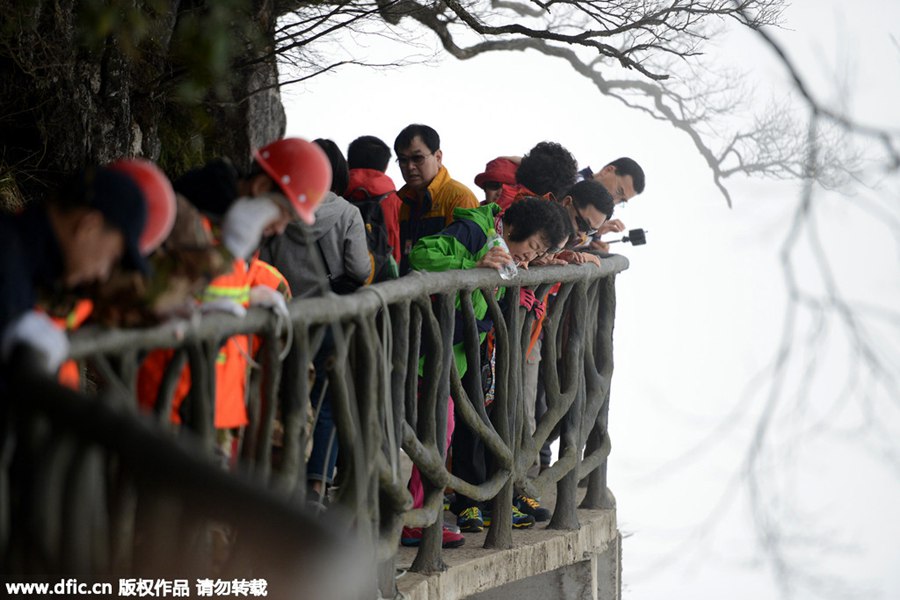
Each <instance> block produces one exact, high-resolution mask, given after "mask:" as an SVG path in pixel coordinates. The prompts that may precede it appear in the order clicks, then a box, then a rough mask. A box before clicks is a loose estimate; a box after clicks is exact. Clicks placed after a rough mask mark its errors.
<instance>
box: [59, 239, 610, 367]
mask: <svg viewBox="0 0 900 600" xmlns="http://www.w3.org/2000/svg"><path fill="white" fill-rule="evenodd" d="M627 268H628V259H626V258H625V257H624V256H620V255H616V254H613V255H610V256H607V257H605V258H603V260H602V262H601V266H600V269H599V272H598V270H597V267H595V266H594V265H566V266H548V267H532V268H530V269H527V270H526V269H520V270H519V274H518V275H517V276H516V277H515V279H513V280H511V281H506V280H504V279H501V278H500V276H499V275H498V274H497V273H496V272H495V271H493V270H492V269H469V270H465V271H445V272H443V273H423V272H412V273H410V274H409V275H407V276H405V277H401V278H399V279H395V280H392V281H385V282H382V283H378V284H375V286H371V287H364V288H360V289H359V290H358V291H357V292H356V293H354V294H347V295H343V296H339V295H337V294H332V293H329V294H328V295H327V296H324V297H317V298H295V299H293V300H291V302H289V303H288V310H289V314H290V317H291V321H292V322H294V323H295V324H298V323H299V324H305V325H308V324H321V323H328V322H331V321H339V320H341V319H344V318H347V317H352V316H358V315H362V314H371V313H373V312H376V311H378V310H381V308H382V306H383V303H382V298H383V299H384V302H386V303H388V304H390V303H393V302H398V301H402V300H408V299H409V298H411V297H415V296H420V295H423V294H440V293H448V292H452V291H455V290H473V289H476V288H486V287H489V286H506V287H513V286H515V287H519V286H536V285H540V284H545V283H556V282H559V283H568V282H573V281H578V280H582V279H585V278H591V279H598V278H602V277H606V276H608V275H612V274H616V273H619V272H621V271H624V270H626V269H627ZM373 287H374V288H376V289H377V290H379V292H380V293H379V294H378V295H376V294H374V293H372V288H373ZM198 317H199V315H198ZM271 323H272V313H271V312H270V311H268V310H266V309H261V308H251V309H250V310H248V311H247V315H246V316H245V317H242V318H238V317H234V316H231V315H224V314H209V315H205V316H203V317H202V318H193V319H173V320H171V321H167V322H165V323H162V324H160V325H157V326H154V327H147V328H134V329H106V328H103V327H99V326H87V327H83V328H82V329H80V330H77V331H75V332H73V333H72V334H71V335H70V338H69V339H70V348H69V357H70V358H73V359H75V360H80V359H83V358H85V357H87V356H90V355H92V354H101V353H108V352H115V351H117V350H120V349H123V348H128V349H130V350H146V349H149V348H159V347H170V346H178V345H181V344H182V343H184V342H185V341H187V340H200V339H206V340H212V339H217V338H224V337H228V336H231V335H238V334H247V333H257V332H260V331H264V330H265V329H266V328H268V327H270V326H271Z"/></svg>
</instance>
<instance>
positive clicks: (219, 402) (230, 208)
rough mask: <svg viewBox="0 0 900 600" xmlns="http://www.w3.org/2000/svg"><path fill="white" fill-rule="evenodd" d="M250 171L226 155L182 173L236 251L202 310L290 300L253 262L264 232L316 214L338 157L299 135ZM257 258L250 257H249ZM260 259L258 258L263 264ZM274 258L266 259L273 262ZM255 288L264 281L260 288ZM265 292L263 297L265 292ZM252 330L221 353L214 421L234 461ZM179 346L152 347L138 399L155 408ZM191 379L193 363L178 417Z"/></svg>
mask: <svg viewBox="0 0 900 600" xmlns="http://www.w3.org/2000/svg"><path fill="white" fill-rule="evenodd" d="M253 156H254V161H253V164H252V167H251V169H250V171H249V172H248V173H243V174H242V173H239V172H238V170H237V169H236V168H235V167H234V165H233V164H232V163H231V162H230V161H228V160H227V159H220V160H215V161H212V162H210V163H208V164H206V165H204V166H203V167H201V168H199V169H195V170H193V171H190V172H188V173H186V174H185V175H183V176H182V177H180V178H178V179H176V180H175V182H174V187H175V191H176V192H177V193H178V194H179V195H180V196H182V197H183V198H185V199H186V200H187V201H188V202H189V203H190V204H191V205H192V206H193V207H194V208H196V209H197V210H198V211H199V212H200V213H201V214H202V215H203V217H204V218H205V219H206V220H207V223H208V226H209V230H210V231H211V232H212V233H213V235H214V237H215V238H216V239H217V240H218V241H219V242H220V243H221V247H224V248H225V249H226V250H227V251H228V252H229V253H230V255H231V256H232V257H233V261H232V263H231V266H230V269H229V270H227V271H226V272H224V273H222V274H220V275H218V276H217V277H215V278H214V279H213V280H212V281H210V282H209V283H208V285H206V287H205V288H204V289H203V290H202V292H201V293H200V294H199V298H198V300H199V302H200V310H201V311H203V312H210V311H224V312H227V313H230V314H232V315H235V316H238V317H242V316H243V315H244V314H245V312H246V309H247V307H248V306H251V305H256V304H257V303H260V302H261V304H262V305H264V306H267V307H276V308H278V307H281V309H282V310H283V311H284V312H286V308H284V302H283V299H281V300H279V299H278V298H276V295H278V294H279V291H278V290H274V289H273V290H270V292H271V293H266V294H262V293H261V292H263V291H264V290H263V289H262V287H265V283H261V286H262V287H259V286H258V285H257V284H260V282H258V281H256V280H255V279H254V273H265V272H267V271H268V269H266V268H262V269H259V268H255V269H254V268H252V267H253V265H254V264H255V263H254V261H255V260H256V259H254V258H253V255H254V254H255V253H256V251H257V250H258V248H259V245H260V242H261V240H262V239H263V238H264V237H268V236H273V235H278V234H281V233H283V232H284V230H285V229H286V228H287V225H288V224H289V223H290V222H291V221H294V220H295V219H298V218H299V219H301V220H303V221H305V222H307V223H313V222H314V221H315V210H316V207H317V206H318V204H319V202H320V201H321V200H322V197H323V196H324V195H325V192H326V191H327V190H328V188H329V186H330V185H331V165H330V163H329V162H328V159H327V157H325V155H324V153H323V152H322V151H321V150H320V149H319V148H318V147H317V146H315V145H314V144H311V143H310V142H307V141H306V140H302V139H300V138H285V139H281V140H277V141H275V142H272V143H270V144H267V145H265V146H263V147H261V148H259V149H257V150H255V151H254V153H253ZM248 260H250V263H248ZM257 266H259V265H257ZM266 266H268V265H264V267H266ZM254 288H257V289H256V291H255V293H254ZM260 299H262V300H260ZM249 353H250V340H249V338H248V336H245V335H240V336H234V337H231V338H229V339H228V340H227V341H226V342H225V344H223V346H222V348H221V350H220V352H219V356H218V357H217V360H216V373H215V377H216V386H215V389H216V397H215V411H214V425H215V427H216V428H217V429H218V430H219V441H220V448H221V450H222V454H223V455H224V457H225V458H226V460H229V461H230V458H231V454H232V450H233V447H232V444H231V442H232V439H233V432H234V431H235V430H237V429H239V428H241V427H243V426H244V425H246V424H247V422H248V418H247V417H248V416H247V410H246V406H245V403H244V398H245V393H246V392H245V391H246V385H247V377H246V371H247V359H246V357H247V356H248V355H249ZM171 359H172V352H171V351H166V350H157V351H154V352H152V353H151V354H150V355H148V357H147V358H146V359H145V361H144V363H143V364H142V365H141V369H140V371H139V374H138V399H139V403H140V404H141V406H142V407H144V408H145V409H151V408H152V407H153V406H154V405H155V403H156V400H157V396H158V390H159V386H160V383H161V381H162V378H163V375H164V373H165V371H166V368H167V366H168V364H169V362H170V361H171ZM189 387H190V371H189V369H187V368H185V369H184V370H183V371H182V375H181V380H180V382H179V385H178V386H177V389H176V394H175V398H173V412H172V414H171V419H172V420H173V421H174V422H180V421H181V419H180V415H179V414H178V407H179V406H180V404H181V402H182V400H183V398H184V397H185V396H186V394H187V391H188V389H189Z"/></svg>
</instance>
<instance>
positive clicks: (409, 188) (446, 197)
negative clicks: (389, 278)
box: [394, 123, 478, 275]
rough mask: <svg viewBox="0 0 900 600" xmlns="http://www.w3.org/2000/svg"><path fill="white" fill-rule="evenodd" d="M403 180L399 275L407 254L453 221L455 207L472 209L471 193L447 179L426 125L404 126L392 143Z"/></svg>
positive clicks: (435, 137)
mask: <svg viewBox="0 0 900 600" xmlns="http://www.w3.org/2000/svg"><path fill="white" fill-rule="evenodd" d="M394 152H395V153H396V154H397V164H398V165H399V166H400V173H401V174H402V175H403V181H405V182H406V185H404V186H403V187H402V188H400V190H399V191H398V192H397V195H398V196H400V200H402V201H403V204H402V206H401V207H400V254H401V256H400V274H401V275H405V274H406V273H408V272H409V270H410V265H409V253H410V252H411V251H412V248H413V246H415V244H416V242H417V241H419V238H423V237H425V236H426V235H435V234H437V233H440V232H441V231H442V230H443V229H444V228H445V227H446V226H447V225H449V224H450V223H451V221H453V211H454V210H456V209H457V208H475V207H477V206H478V200H477V199H476V198H475V194H473V193H472V190H470V189H469V188H467V187H466V186H465V185H463V184H462V183H460V182H458V181H456V180H455V179H451V178H450V173H449V172H448V171H447V168H446V167H445V166H444V165H443V157H444V155H443V152H442V151H441V138H440V136H439V135H438V133H437V131H435V130H434V129H432V128H431V127H429V126H428V125H421V124H415V123H414V124H412V125H407V126H406V127H405V128H404V129H403V131H401V132H400V133H399V135H397V139H396V140H394Z"/></svg>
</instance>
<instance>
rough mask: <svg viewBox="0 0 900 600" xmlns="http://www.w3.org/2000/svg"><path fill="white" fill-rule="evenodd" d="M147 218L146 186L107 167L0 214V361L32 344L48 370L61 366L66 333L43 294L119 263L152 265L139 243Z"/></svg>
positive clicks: (95, 278) (104, 273) (73, 286)
mask: <svg viewBox="0 0 900 600" xmlns="http://www.w3.org/2000/svg"><path fill="white" fill-rule="evenodd" d="M146 222H147V207H146V204H145V201H144V198H143V195H142V193H141V190H140V188H139V187H138V186H137V185H136V184H135V182H134V181H132V179H131V178H130V177H128V176H126V175H125V174H123V173H118V172H115V171H113V170H111V169H108V168H104V167H89V168H87V169H84V170H82V171H80V172H78V173H77V174H75V175H74V176H72V177H71V178H70V179H69V180H68V181H66V182H65V183H64V184H63V185H61V186H60V187H59V189H58V191H57V193H56V194H54V195H53V196H51V197H50V198H48V200H47V201H46V202H45V203H37V202H35V203H32V204H31V205H30V206H28V207H27V208H26V209H25V210H24V212H22V213H21V214H19V215H14V216H10V215H3V216H0V250H2V251H0V363H3V364H6V363H7V362H8V361H9V360H10V359H11V358H12V356H13V355H14V353H15V352H16V351H17V349H19V348H22V347H27V348H30V349H31V350H32V351H33V352H34V354H33V356H35V357H36V358H37V359H38V361H37V362H38V364H39V366H40V367H41V368H42V370H43V371H45V372H46V373H48V374H49V373H53V372H55V371H56V369H57V368H58V367H59V364H60V363H61V362H62V360H63V359H64V358H65V356H66V354H67V353H68V341H67V338H66V336H65V334H64V333H63V331H62V330H61V329H60V328H58V327H57V326H56V325H54V323H53V322H52V320H51V318H50V317H49V316H48V315H47V314H46V313H44V312H42V311H39V310H36V307H37V305H38V298H39V297H42V298H47V297H49V298H52V297H54V296H58V295H60V294H61V293H71V292H72V291H75V290H79V289H82V288H83V287H84V286H86V285H89V284H92V283H98V282H99V283H102V282H103V281H105V280H106V279H108V278H109V276H110V273H111V272H112V270H113V268H114V267H115V266H116V265H117V264H119V263H121V264H122V266H123V267H125V268H127V269H133V270H138V271H141V272H146V271H147V269H148V267H147V263H146V261H145V260H144V257H143V256H142V255H141V252H140V246H139V241H140V238H141V235H142V233H143V231H144V227H145V224H146ZM0 378H2V376H0Z"/></svg>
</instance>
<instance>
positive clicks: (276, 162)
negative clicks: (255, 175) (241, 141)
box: [253, 138, 331, 225]
mask: <svg viewBox="0 0 900 600" xmlns="http://www.w3.org/2000/svg"><path fill="white" fill-rule="evenodd" d="M253 158H255V159H256V162H258V163H259V165H260V166H261V167H262V168H263V170H264V171H265V172H266V173H268V174H269V176H270V177H271V178H272V179H274V180H275V183H277V184H278V187H280V188H281V191H282V192H284V195H285V196H287V198H288V200H289V201H290V203H291V206H293V207H294V210H295V211H296V212H297V214H298V215H299V216H300V218H301V219H303V220H304V221H306V222H307V223H309V224H310V225H312V224H313V223H314V222H315V220H316V216H315V212H316V207H317V206H318V205H319V202H321V201H322V197H323V196H325V192H327V191H328V190H329V189H331V163H330V162H329V160H328V157H327V156H326V155H325V152H324V151H323V150H322V149H321V148H319V146H317V145H316V144H312V143H310V142H307V141H306V140H302V139H300V138H284V139H283V140H278V141H275V142H272V143H271V144H268V145H266V146H263V147H262V148H260V149H259V150H255V151H254V152H253Z"/></svg>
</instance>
